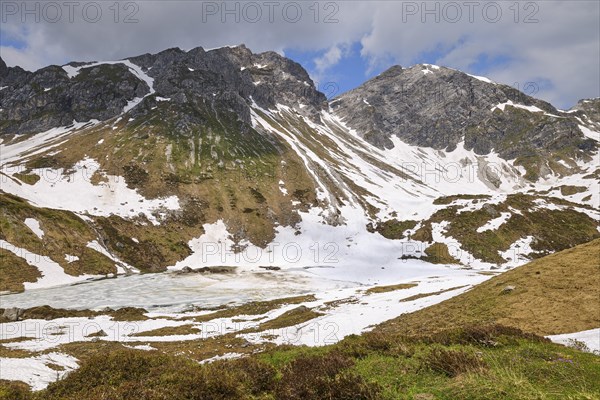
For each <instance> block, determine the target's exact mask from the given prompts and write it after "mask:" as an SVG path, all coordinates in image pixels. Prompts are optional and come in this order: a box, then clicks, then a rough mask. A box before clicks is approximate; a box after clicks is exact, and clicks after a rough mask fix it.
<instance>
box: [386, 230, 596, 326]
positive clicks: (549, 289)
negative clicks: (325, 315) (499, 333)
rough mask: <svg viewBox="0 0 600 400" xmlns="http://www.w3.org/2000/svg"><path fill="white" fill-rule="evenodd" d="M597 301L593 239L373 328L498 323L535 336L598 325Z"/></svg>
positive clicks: (594, 245) (594, 244) (594, 243)
mask: <svg viewBox="0 0 600 400" xmlns="http://www.w3.org/2000/svg"><path fill="white" fill-rule="evenodd" d="M511 288H514V289H511ZM599 301H600V240H598V239H596V240H594V241H592V242H590V243H586V244H583V245H579V246H576V247H574V248H572V249H568V250H564V251H562V252H559V253H556V254H552V255H549V256H546V257H544V258H541V259H539V260H535V261H532V262H531V263H529V264H526V265H524V266H521V267H519V268H516V269H514V270H511V271H508V272H505V273H503V274H501V275H499V276H496V277H493V278H492V279H490V280H488V281H486V282H484V283H482V284H480V285H477V286H476V287H474V288H473V289H471V290H469V291H468V292H466V293H463V294H461V295H459V296H456V297H453V298H452V299H449V300H446V301H444V302H442V303H439V304H437V305H434V306H431V307H428V308H426V309H423V310H421V311H418V312H415V313H411V314H404V315H402V316H399V317H398V318H395V319H393V320H391V321H387V322H385V323H384V324H382V325H380V326H379V327H377V331H381V332H390V333H392V332H394V333H399V334H400V333H404V334H422V333H431V332H435V331H439V330H442V329H447V328H452V327H460V326H465V325H481V324H501V325H506V326H512V327H515V328H519V329H522V330H524V331H526V332H532V333H536V334H538V335H555V334H560V333H570V332H579V331H584V330H588V329H592V328H598V327H600V312H599V305H600V304H599Z"/></svg>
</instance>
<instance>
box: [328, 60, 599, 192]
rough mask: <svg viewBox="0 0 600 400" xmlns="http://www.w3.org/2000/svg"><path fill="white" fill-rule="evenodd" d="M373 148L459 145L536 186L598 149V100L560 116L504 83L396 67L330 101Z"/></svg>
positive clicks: (428, 67)
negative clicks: (506, 163)
mask: <svg viewBox="0 0 600 400" xmlns="http://www.w3.org/2000/svg"><path fill="white" fill-rule="evenodd" d="M332 109H333V111H334V113H335V114H336V115H339V116H340V117H341V118H343V119H344V120H345V121H346V122H347V124H348V125H349V126H350V127H352V128H354V129H355V130H356V131H357V132H359V133H360V135H361V136H362V137H363V138H365V140H367V141H368V142H370V143H372V144H373V145H375V146H377V147H379V148H393V147H394V141H393V140H394V139H396V140H398V139H399V140H400V141H402V142H403V143H406V144H409V145H413V146H420V147H432V148H434V149H440V150H442V149H444V150H447V151H452V150H454V149H456V148H457V146H458V145H459V144H460V145H462V146H464V148H465V149H467V150H473V151H474V152H475V153H476V154H479V155H487V154H490V153H491V152H493V153H495V154H498V156H500V157H501V158H502V159H504V160H514V162H513V164H514V165H515V166H522V167H524V168H525V169H526V171H527V173H526V174H525V176H526V177H528V178H530V179H531V180H535V179H536V178H537V177H539V176H547V175H549V174H551V173H558V174H564V173H566V171H565V166H564V165H562V162H566V163H567V164H570V165H572V166H574V164H572V163H573V162H574V161H575V162H576V161H577V160H584V161H589V160H590V159H591V158H592V157H593V155H594V154H595V152H596V150H597V141H598V137H597V136H593V135H590V134H588V131H589V130H590V129H594V128H595V129H597V128H598V126H597V125H596V124H597V122H598V111H599V110H600V99H596V100H593V101H588V102H580V103H578V105H577V106H575V107H574V108H573V109H572V110H569V111H560V110H557V109H556V108H554V107H553V106H552V105H551V104H549V103H546V102H544V101H541V100H537V99H535V98H532V97H530V96H527V95H525V94H524V93H522V92H520V91H518V90H516V89H514V88H512V87H510V86H507V85H503V84H497V83H494V82H492V81H490V80H489V79H487V78H482V77H477V76H472V75H468V74H465V73H462V72H460V71H456V70H454V69H451V68H445V67H438V66H435V65H429V64H421V65H416V66H413V67H411V68H407V69H404V68H402V67H399V66H396V67H392V68H390V69H389V70H387V71H386V72H384V73H383V74H381V75H379V76H377V77H375V78H374V79H372V80H370V81H368V82H366V83H365V84H363V85H362V86H360V87H358V88H356V89H354V90H351V91H349V92H348V93H345V94H343V95H342V96H340V97H339V98H337V99H335V100H334V101H333V102H332Z"/></svg>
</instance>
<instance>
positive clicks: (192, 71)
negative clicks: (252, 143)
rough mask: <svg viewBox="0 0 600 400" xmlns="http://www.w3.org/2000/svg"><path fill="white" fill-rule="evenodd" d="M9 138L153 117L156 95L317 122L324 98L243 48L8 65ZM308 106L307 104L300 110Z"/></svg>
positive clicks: (1, 96)
mask: <svg viewBox="0 0 600 400" xmlns="http://www.w3.org/2000/svg"><path fill="white" fill-rule="evenodd" d="M1 71H2V74H0V78H1V79H2V81H1V82H2V85H3V86H9V87H8V88H7V89H5V90H3V91H1V92H0V109H4V110H7V111H5V113H4V115H3V117H4V118H3V119H4V122H3V124H2V128H3V133H6V134H11V133H35V132H41V131H45V130H47V129H50V128H53V127H56V126H62V125H68V124H70V123H71V122H72V121H73V120H77V121H87V120H91V119H98V120H106V119H109V118H112V117H115V116H117V115H119V114H122V113H124V112H131V113H132V114H134V115H141V114H145V113H149V112H151V111H152V110H153V107H154V105H155V103H156V101H155V98H157V97H162V98H168V99H170V100H171V101H172V102H173V103H174V104H179V105H183V104H187V103H190V104H192V103H194V102H204V103H208V104H214V105H215V106H214V107H215V109H222V110H228V111H230V112H233V113H234V114H236V115H237V117H238V118H239V119H241V120H242V121H244V122H246V123H250V105H251V104H253V103H256V104H258V105H259V106H260V107H263V108H265V109H269V108H274V107H276V105H277V104H283V105H286V106H289V107H292V108H295V109H298V110H300V111H301V112H302V113H304V114H305V115H306V116H308V117H310V118H311V119H314V120H318V118H319V113H320V111H321V110H324V109H326V108H327V107H328V106H327V100H326V98H325V96H324V95H323V94H322V93H320V92H318V91H317V90H316V88H315V87H314V84H313V82H312V80H311V79H310V77H309V75H308V73H307V72H306V71H305V70H304V69H303V68H302V66H300V65H299V64H298V63H295V62H293V61H291V60H289V59H287V58H285V57H282V56H281V55H279V54H277V53H275V52H266V53H260V54H254V53H252V52H251V51H250V50H249V49H248V48H247V47H245V46H244V45H241V46H236V47H223V48H218V49H214V50H209V51H206V50H204V49H203V48H202V47H197V48H194V49H192V50H190V51H188V52H186V51H184V50H181V49H179V48H172V49H167V50H164V51H161V52H160V53H157V54H143V55H139V56H136V57H131V58H128V59H124V60H121V61H113V62H88V63H82V62H72V63H69V64H67V65H65V66H63V67H58V66H50V67H46V68H43V69H40V70H38V71H36V72H34V73H26V72H25V71H22V70H21V69H20V68H18V67H16V68H8V67H7V68H3V69H2V70H1ZM300 105H303V107H300Z"/></svg>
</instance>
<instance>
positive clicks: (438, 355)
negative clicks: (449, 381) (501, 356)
mask: <svg viewBox="0 0 600 400" xmlns="http://www.w3.org/2000/svg"><path fill="white" fill-rule="evenodd" d="M422 366H423V367H426V368H428V369H430V370H432V371H435V372H438V373H442V374H444V375H446V376H448V377H451V378H453V377H455V376H458V375H460V374H463V373H467V372H480V371H483V370H485V369H486V368H487V365H486V363H485V361H484V360H483V359H482V358H480V357H479V356H477V355H476V354H473V353H471V352H467V351H465V350H453V349H445V348H441V347H434V348H433V349H432V350H431V351H430V352H429V353H427V355H426V356H425V358H424V359H423V363H422Z"/></svg>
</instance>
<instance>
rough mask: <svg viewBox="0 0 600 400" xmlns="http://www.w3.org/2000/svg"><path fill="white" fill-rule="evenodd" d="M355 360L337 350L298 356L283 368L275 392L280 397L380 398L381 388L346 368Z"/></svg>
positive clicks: (308, 399) (286, 399) (313, 399)
mask: <svg viewBox="0 0 600 400" xmlns="http://www.w3.org/2000/svg"><path fill="white" fill-rule="evenodd" d="M353 365H354V362H353V361H352V360H351V359H350V358H348V357H346V356H344V355H342V354H341V353H338V352H333V353H329V354H326V355H324V356H305V357H300V358H297V359H296V360H294V361H292V362H291V363H289V364H288V365H287V366H286V367H284V369H283V374H282V377H281V380H280V381H279V384H278V385H277V389H276V392H275V398H276V399H281V400H321V399H331V400H368V399H379V398H380V397H379V393H380V388H379V386H378V385H376V384H374V383H369V382H366V381H365V380H364V379H363V378H362V377H361V376H358V375H356V374H355V373H352V372H350V371H348V369H349V368H350V367H352V366H353Z"/></svg>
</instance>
